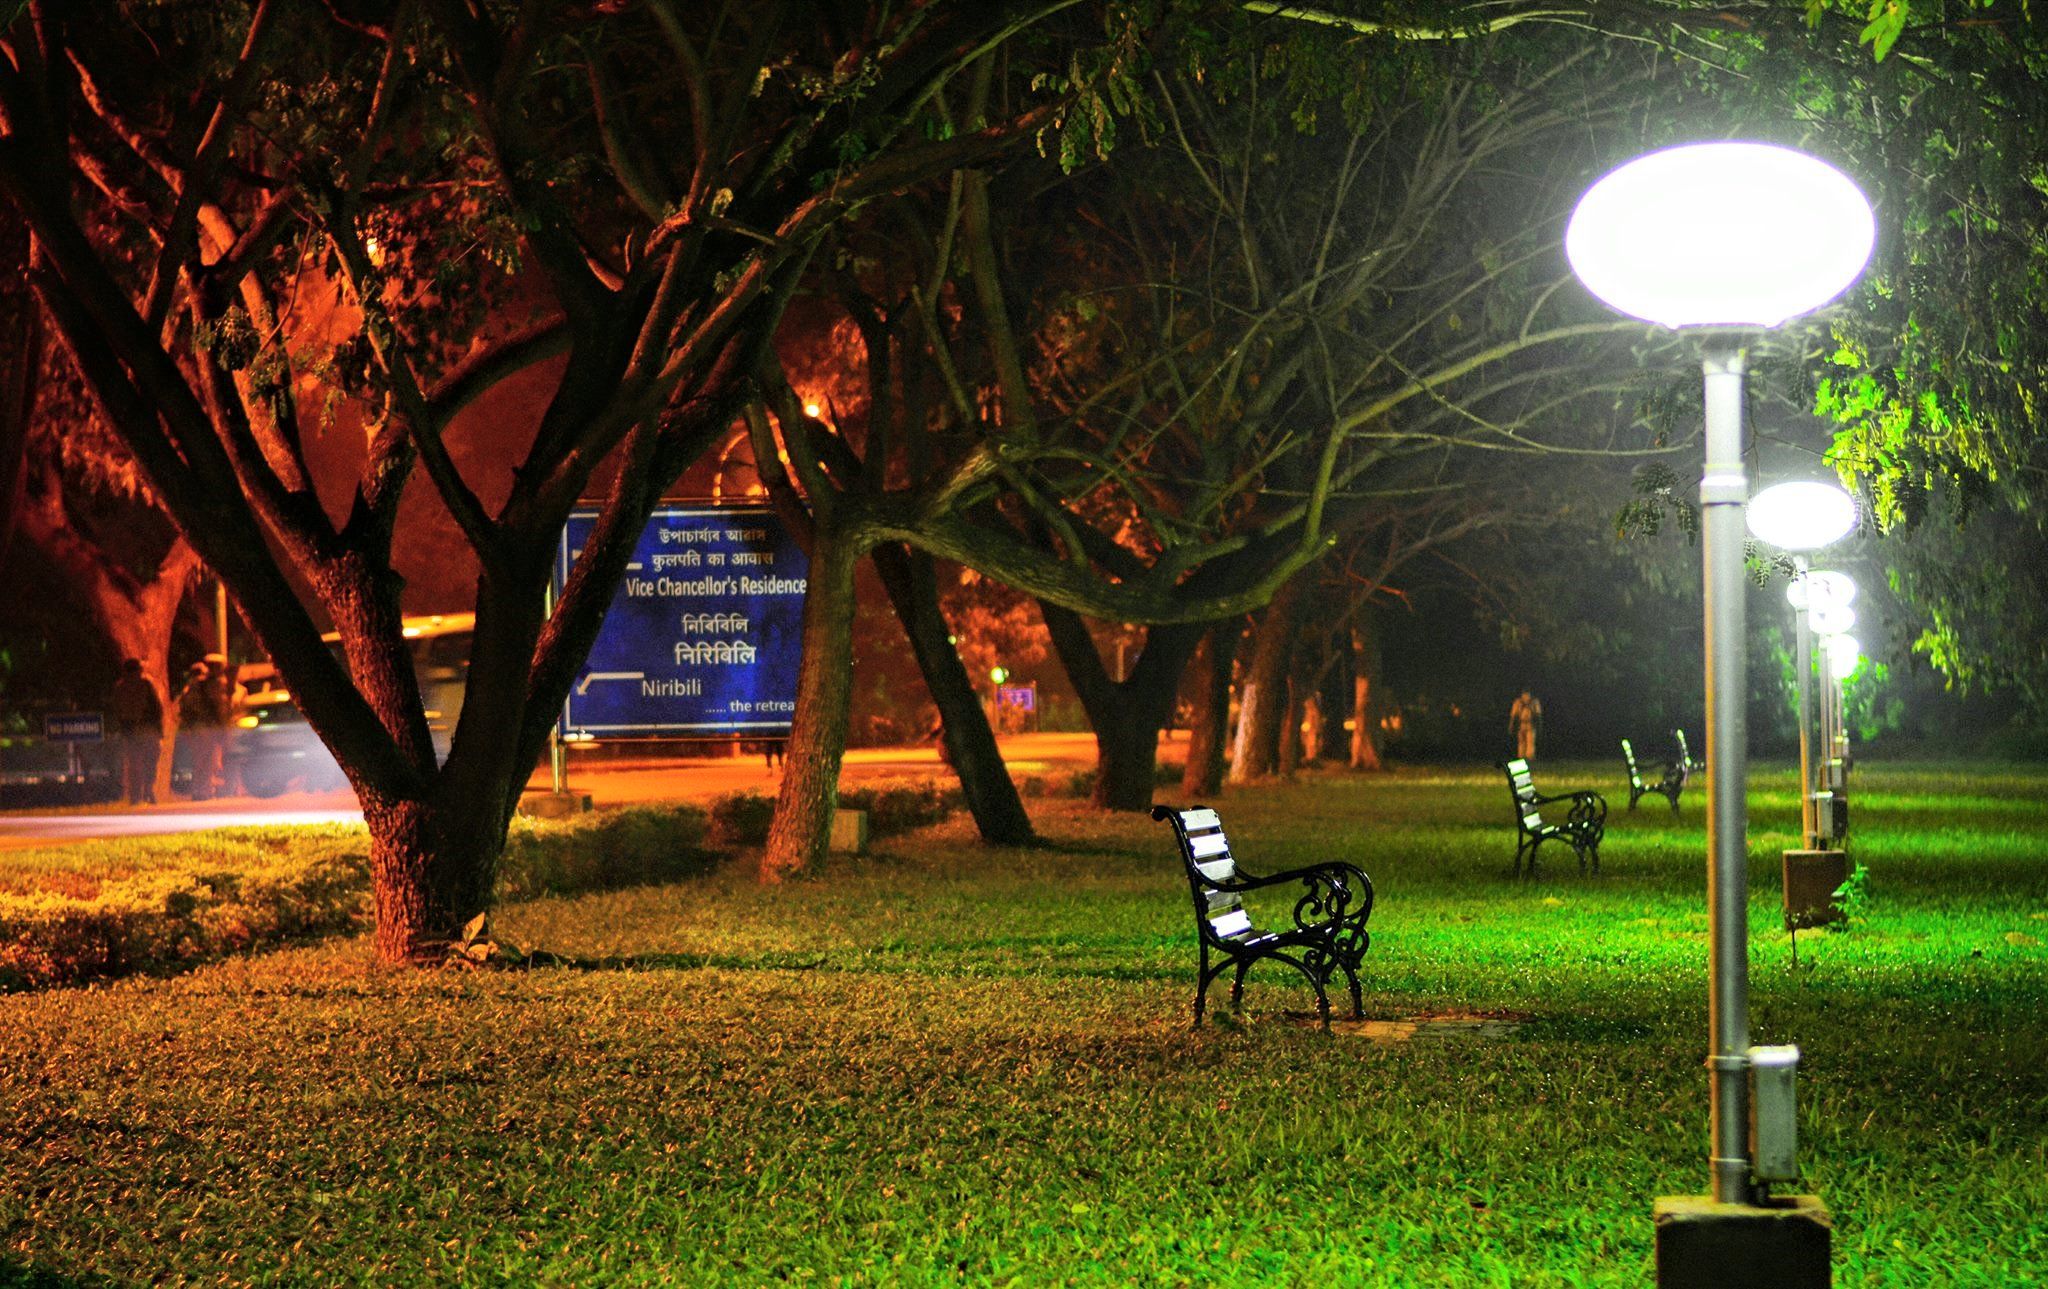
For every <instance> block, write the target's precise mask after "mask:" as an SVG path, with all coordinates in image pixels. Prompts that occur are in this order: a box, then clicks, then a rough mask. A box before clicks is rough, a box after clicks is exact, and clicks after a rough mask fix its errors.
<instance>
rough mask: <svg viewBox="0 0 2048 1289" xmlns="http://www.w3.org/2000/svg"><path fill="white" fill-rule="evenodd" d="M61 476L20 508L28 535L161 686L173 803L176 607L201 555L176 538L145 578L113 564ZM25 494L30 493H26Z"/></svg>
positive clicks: (162, 773)
mask: <svg viewBox="0 0 2048 1289" xmlns="http://www.w3.org/2000/svg"><path fill="white" fill-rule="evenodd" d="M60 487H61V485H60V484H59V483H58V482H57V480H56V479H55V478H46V479H45V480H44V481H43V492H42V494H41V495H40V496H35V497H30V498H29V499H28V500H27V501H26V503H25V504H24V505H23V506H22V508H21V510H20V512H19V520H20V526H21V533H22V536H23V537H25V538H26V539H27V540H28V541H30V542H32V543H34V544H35V546H36V548H37V549H39V550H41V551H42V552H43V554H44V556H45V557H47V558H48V559H49V561H50V562H51V563H52V564H54V565H56V566H57V567H58V568H60V569H62V570H63V571H64V575H65V576H66V578H68V579H69V580H70V582H71V584H72V585H73V586H75V587H77V588H78V590H79V591H80V592H81V593H82V594H83V595H84V596H85V602H86V605H87V606H88V607H89V608H90V609H91V611H92V616H93V621H94V622H96V623H97V624H98V625H99V628H100V630H101V631H102V632H103V633H105V635H106V637H107V639H108V641H109V642H111V643H112V644H113V646H114V649H115V651H116V652H117V653H119V654H120V655H121V656H122V657H124V658H133V659H135V660H136V661H138V662H140V663H141V664H142V674H143V675H144V676H145V677H146V678H147V679H148V680H149V683H150V685H151V686H153V687H154V688H155V689H156V692H157V699H158V701H159V702H160V703H161V704H162V707H163V718H162V721H161V726H160V735H159V737H160V740H161V742H160V746H159V749H158V752H157V760H156V785H155V792H156V799H157V800H158V801H168V800H169V799H170V790H171V756H170V753H171V748H172V740H173V739H174V738H175V737H176V734H177V728H178V707H177V703H176V701H175V698H176V695H177V687H176V686H175V685H173V684H172V683H171V640H172V638H173V637H174V636H175V635H176V634H177V629H178V608H179V606H180V605H181V604H183V603H184V599H185V591H186V588H187V587H189V586H190V585H191V584H192V581H193V579H194V578H195V577H197V576H198V575H199V571H200V563H199V556H198V554H197V553H196V552H194V551H193V549H192V546H191V544H190V543H189V542H187V541H186V540H185V539H184V538H182V537H179V538H175V539H174V540H173V541H172V542H171V547H170V550H168V551H167V552H165V554H164V557H163V560H162V562H161V563H159V564H158V565H157V567H156V568H155V569H153V570H151V571H150V574H149V576H147V577H139V576H136V575H135V574H134V573H132V572H130V571H129V570H127V569H124V568H120V567H118V566H117V565H115V564H113V563H112V562H110V561H109V560H108V558H107V556H106V554H105V553H104V552H103V551H102V550H101V549H100V548H99V547H98V546H96V545H94V544H93V543H92V542H91V541H90V540H89V539H88V538H87V537H86V536H85V534H84V533H82V532H81V531H80V530H79V529H78V528H77V527H76V526H75V525H74V524H73V523H72V522H71V519H70V516H69V515H68V514H67V513H66V511H65V509H64V501H63V498H62V496H61V495H60V493H59V491H58V489H59V488H60ZM25 495H26V494H25Z"/></svg>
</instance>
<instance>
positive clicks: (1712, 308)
mask: <svg viewBox="0 0 2048 1289" xmlns="http://www.w3.org/2000/svg"><path fill="white" fill-rule="evenodd" d="M1875 240H1876V223H1875V219H1874V217H1873V216H1872V214H1871V210H1870V204H1869V202H1867V201H1866V200H1865V199H1864V197H1863V194H1862V193H1861V192H1859V191H1857V189H1856V185H1855V184H1853V183H1851V182H1850V181H1849V180H1848V178H1847V177H1845V176H1844V175H1842V174H1841V173H1840V172H1839V171H1837V170H1835V169H1834V168H1833V167H1831V166H1829V165H1827V164H1826V163H1825V162H1822V161H1819V160H1817V159H1815V158H1813V157H1809V156H1806V155H1804V154H1802V153H1799V152H1795V151H1792V150H1790V149H1788V148H1780V147H1775V146H1772V145H1769V144H1761V143H1741V142H1726V143H1699V144H1688V145H1683V146H1680V147H1674V148H1666V149H1664V150H1662V151H1660V152H1653V153H1651V154H1649V155H1647V156H1643V157H1639V158H1637V159H1635V160H1634V161H1630V162H1628V163H1626V164H1625V165H1622V166H1621V167H1619V168H1618V169H1615V170H1613V171H1610V172H1609V173H1608V174H1607V175H1605V176H1603V177H1602V178H1601V179H1600V180H1599V181H1598V182H1596V183H1595V184H1594V185H1593V186H1592V188H1590V189H1588V190H1587V192H1586V195H1585V196H1584V197H1583V198H1581V199H1580V201H1579V204H1578V207H1577V208H1576V209H1575V210H1574V211H1573V212H1572V218H1571V222H1570V224H1569V226H1568V227H1567V229H1566V231H1565V254H1566V256H1567V257H1568V258H1569V259H1570V261H1571V265H1572V270H1573V272H1575V273H1576V274H1577V275H1578V277H1579V280H1580V281H1581V282H1583V283H1584V284H1585V286H1586V288H1587V289H1588V290H1590V291H1591V292H1592V293H1593V294H1594V295H1595V296H1598V297H1599V298H1600V299H1601V300H1603V301H1605V302H1606V303H1607V304H1609V305H1610V306H1612V307H1613V308H1615V309H1617V310H1619V311H1620V312H1622V313H1625V314H1629V315H1630V316H1633V317H1637V318H1641V319H1643V320H1645V321H1648V322H1654V323H1660V324H1662V325H1664V326H1667V327H1672V328H1676V329H1679V330H1682V331H1686V332H1690V333H1692V334H1694V335H1696V336H1697V338H1698V340H1699V342H1700V349H1701V369H1702V372H1703V375H1704V381H1705V410H1706V468H1705V471H1704V473H1703V474H1702V477H1701V479H1700V503H1701V511H1702V514H1701V517H1700V545H1701V563H1702V574H1703V578H1704V582H1705V592H1706V595H1705V601H1706V603H1705V609H1706V632H1705V634H1706V659H1707V661H1706V707H1707V850H1708V868H1707V899H1708V949H1707V961H1708V992H1707V1012H1708V1030H1709V1037H1710V1048H1709V1052H1708V1056H1707V1065H1708V1067H1709V1069H1710V1070H1711V1076H1710V1079H1709V1090H1710V1091H1709V1096H1710V1114H1711V1120H1712V1129H1711V1146H1710V1149H1709V1156H1708V1162H1709V1171H1710V1173H1711V1176H1712V1181H1713V1192H1712V1201H1711V1202H1712V1204H1713V1205H1716V1206H1746V1205H1750V1204H1752V1203H1753V1202H1754V1201H1756V1200H1757V1199H1759V1198H1760V1191H1759V1188H1758V1185H1757V1180H1756V1178H1755V1176H1754V1173H1755V1171H1756V1170H1754V1169H1753V1161H1752V1159H1751V1149H1750V1143H1749V1141H1748V1134H1749V1128H1750V1123H1749V1121H1750V1110H1751V1103H1750V1096H1749V1088H1748V1076H1749V1073H1750V1069H1751V1065H1752V1053H1751V1049H1750V1045H1749V945H1748V934H1749V927H1748V912H1749V910H1748V904H1749V878H1748V868H1747V863H1748V857H1747V846H1746V837H1745V833H1746V826H1747V820H1746V810H1745V803H1744V799H1743V793H1744V781H1745V776H1746V773H1747V768H1748V767H1747V760H1748V757H1747V750H1746V746H1745V743H1746V732H1745V729H1744V713H1743V704H1744V697H1745V694H1746V692H1747V686H1746V684H1745V679H1744V673H1745V667H1744V657H1743V652H1742V650H1743V645H1744V623H1743V617H1744V614H1743V568H1742V531H1743V504H1744V502H1745V501H1746V500H1747V499H1748V493H1749V488H1748V482H1747V480H1746V479H1745V478H1744V475H1743V465H1742V447H1743V443H1742V439H1743V433H1742V429H1743V426H1742V415H1743V373H1744V370H1745V366H1746V363H1747V345H1748V341H1749V338H1750V337H1751V336H1752V335H1753V334H1754V333H1755V332H1758V331H1761V330H1766V329H1769V328H1772V327H1776V326H1778V325H1779V324H1781V323H1783V322H1785V321H1787V320H1788V319H1790V318H1793V317H1795V316H1797V315H1799V314H1802V313H1806V312H1808V311H1810V310H1813V309H1817V308H1819V307H1820V306H1821V305H1824V304H1826V303H1827V302H1828V301H1830V300H1832V299H1834V298H1835V297H1836V296H1837V295H1840V294H1841V293H1842V292H1843V291H1845V290H1847V289H1848V287H1849V286H1850V284H1851V283H1853V282H1854V281H1855V280H1856V279H1857V277H1859V276H1860V275H1861V274H1862V271H1863V265H1864V263H1865V262H1866V261H1867V260H1868V259H1869V257H1870V250H1871V247H1872V245H1873V244H1874V242H1875ZM1759 1050H1760V1051H1769V1049H1759ZM1777 1059H1778V1058H1776V1057H1775V1056H1773V1057H1772V1058H1771V1061H1770V1063H1769V1064H1770V1068H1772V1069H1776V1068H1777V1065H1776V1061H1777ZM1785 1086H1786V1088H1787V1090H1788V1091H1789V1087H1790V1074H1789V1071H1787V1072H1786V1075H1785ZM1773 1099H1774V1101H1775V1096H1774V1098H1773ZM1760 1108H1761V1107H1760ZM1774 1171H1775V1170H1774ZM1664 1218H1665V1213H1664V1212H1663V1211H1662V1209H1661V1206H1660V1214H1659V1227H1658V1230H1659V1245H1658V1248H1659V1275H1660V1278H1662V1276H1663V1270H1664V1265H1665V1254H1666V1245H1665V1236H1664V1232H1665V1230H1666V1225H1665V1222H1664ZM1687 1238H1690V1237H1687ZM1821 1238H1822V1240H1823V1244H1822V1245H1821V1248H1822V1263H1821V1268H1822V1271H1823V1273H1825V1270H1826V1257H1825V1249H1826V1245H1825V1242H1824V1241H1825V1233H1824V1232H1823V1234H1822V1237H1821ZM1693 1252H1695V1253H1698V1254H1699V1256H1701V1257H1704V1258H1708V1259H1711V1258H1713V1257H1714V1256H1716V1255H1715V1254H1714V1253H1713V1252H1703V1253H1702V1252H1700V1251H1697V1250H1694V1251H1693ZM1722 1252H1723V1253H1725V1252H1726V1250H1722ZM1673 1256H1674V1258H1675V1259H1676V1258H1679V1257H1680V1255H1677V1254H1674V1255H1673Z"/></svg>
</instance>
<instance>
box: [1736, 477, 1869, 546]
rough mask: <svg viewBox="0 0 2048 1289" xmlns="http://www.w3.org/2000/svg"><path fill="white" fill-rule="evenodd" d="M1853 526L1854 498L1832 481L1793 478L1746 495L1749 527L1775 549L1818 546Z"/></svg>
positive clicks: (1854, 521)
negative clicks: (1749, 496) (1751, 494)
mask: <svg viewBox="0 0 2048 1289" xmlns="http://www.w3.org/2000/svg"><path fill="white" fill-rule="evenodd" d="M1855 527H1856V499H1855V498H1854V497H1851V496H1850V495H1849V494H1848V492H1847V491H1845V490H1844V489H1842V488H1840V487H1838V486H1836V485H1835V484H1832V483H1823V482H1821V481H1820V480H1818V479H1794V480H1791V481H1790V482H1788V483H1774V484H1772V485H1771V486H1770V487H1768V488H1766V489H1764V490H1763V491H1762V492H1759V493H1758V494H1756V496H1754V497H1751V498H1750V499H1749V531H1750V532H1751V533H1753V534H1754V535H1755V536H1756V539H1757V540H1758V541H1760V542H1767V543H1769V544H1770V545H1772V546H1775V547H1777V548H1778V549H1779V550H1788V551H1810V550H1818V549H1820V548H1821V547H1823V546H1826V545H1828V544H1829V543H1831V542H1837V541H1840V540H1841V539H1842V538H1844V537H1847V536H1848V535H1849V533H1850V531H1851V530H1852V529H1854V528H1855Z"/></svg>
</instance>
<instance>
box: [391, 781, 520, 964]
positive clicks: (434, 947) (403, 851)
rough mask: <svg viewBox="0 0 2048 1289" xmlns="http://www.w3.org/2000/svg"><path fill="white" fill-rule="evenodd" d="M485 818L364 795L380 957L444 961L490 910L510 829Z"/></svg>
mask: <svg viewBox="0 0 2048 1289" xmlns="http://www.w3.org/2000/svg"><path fill="white" fill-rule="evenodd" d="M359 791H360V789H359ZM484 813H486V812H485V811H480V810H476V809H462V808H460V807H451V806H448V805H443V804H441V803H438V802H429V801H420V800H411V799H406V798H393V797H385V796H381V795H378V794H375V793H364V794H363V822H364V823H365V824H366V825H368V827H369V830H370V891H371V894H372V896H373V898H374V899H375V902H376V909H377V932H376V943H377V956H378V957H380V958H382V959H383V960H384V961H386V962H394V963H406V962H410V963H416V964H424V963H431V962H434V961H437V960H439V959H441V958H444V957H446V956H447V953H448V946H449V945H450V944H452V943H454V942H456V941H457V940H459V939H460V938H461V936H462V932H463V930H464V928H465V927H466V926H467V925H468V924H469V923H470V922H471V921H472V920H474V919H475V918H477V917H479V916H481V915H482V914H484V913H485V912H486V911H487V910H489V908H490V907H491V895H492V889H493V887H494V885H495V883H496V877H497V856H498V851H499V849H500V848H501V847H502V846H503V845H504V829H503V828H494V827H492V826H490V822H489V820H487V819H484V818H481V817H479V816H480V815H482V814H484Z"/></svg>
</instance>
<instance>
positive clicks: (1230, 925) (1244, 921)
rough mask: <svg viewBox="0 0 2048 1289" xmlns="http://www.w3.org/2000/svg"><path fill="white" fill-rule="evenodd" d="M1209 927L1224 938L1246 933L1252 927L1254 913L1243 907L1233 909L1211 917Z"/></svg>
mask: <svg viewBox="0 0 2048 1289" xmlns="http://www.w3.org/2000/svg"><path fill="white" fill-rule="evenodd" d="M1209 929H1210V930H1212V931H1214V932H1215V933H1216V934H1217V935H1220V936H1222V937H1223V938H1224V939H1226V940H1227V939H1229V938H1230V937H1231V936H1234V935H1244V934H1245V933H1246V932H1248V931H1250V930H1251V929H1252V915H1251V914H1249V913H1247V912H1245V911H1244V910H1243V909H1233V910H1231V911H1230V912H1228V913H1223V914H1219V915H1218V916H1215V917H1212V918H1210V919H1209Z"/></svg>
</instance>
